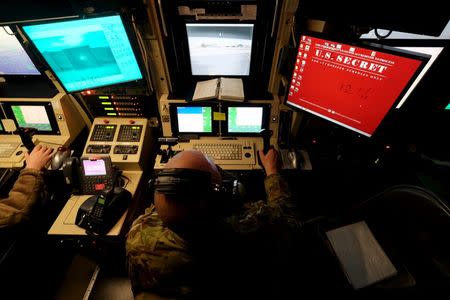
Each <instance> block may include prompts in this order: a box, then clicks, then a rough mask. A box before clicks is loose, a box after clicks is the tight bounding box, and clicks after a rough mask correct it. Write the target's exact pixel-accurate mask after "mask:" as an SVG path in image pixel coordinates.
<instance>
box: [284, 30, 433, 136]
mask: <svg viewBox="0 0 450 300" xmlns="http://www.w3.org/2000/svg"><path fill="white" fill-rule="evenodd" d="M303 35H306V36H311V37H314V38H319V39H323V40H327V41H330V42H338V43H342V44H347V45H351V46H355V47H359V48H364V49H369V50H374V51H380V52H384V53H388V54H392V55H398V56H403V57H406V58H411V59H416V60H417V59H418V60H419V61H420V62H421V63H420V65H419V67H418V68H417V70H416V71H415V72H414V74H413V75H412V76H411V77H410V78H409V80H408V82H407V83H406V85H405V86H404V87H403V90H402V91H401V93H400V94H399V95H398V97H397V98H396V99H395V100H394V101H393V102H392V105H391V106H390V108H389V110H388V111H387V113H386V114H385V115H384V116H383V118H382V120H381V121H380V123H379V124H378V125H377V127H376V128H375V130H374V131H373V132H372V133H371V134H370V133H367V132H364V133H362V132H363V131H362V130H359V129H357V128H353V127H351V126H348V125H347V124H340V123H339V122H338V121H336V120H333V121H331V120H330V118H326V117H325V116H322V115H318V114H316V113H312V112H311V111H309V110H305V109H302V108H299V107H297V106H295V105H293V104H291V103H290V102H289V101H288V95H289V87H287V88H286V93H285V96H284V101H283V103H284V104H285V105H286V106H288V107H289V108H291V109H293V110H295V111H302V112H305V113H308V114H309V115H313V116H315V117H317V118H320V119H322V120H325V121H327V122H329V123H332V124H333V125H336V126H339V127H341V128H345V129H347V130H350V131H352V132H353V133H354V134H357V135H359V136H364V137H366V138H374V136H377V135H379V129H380V128H381V127H382V125H383V123H384V121H385V120H386V119H387V118H388V117H389V116H390V115H391V114H392V113H395V109H394V108H395V107H396V106H397V104H398V103H399V102H400V100H401V99H402V98H403V96H404V94H405V93H406V92H407V91H408V90H409V88H410V87H411V85H412V83H413V82H414V80H415V79H416V78H417V76H418V75H419V74H420V72H421V71H422V69H423V68H424V67H425V65H426V63H427V62H428V60H429V59H430V57H431V56H429V55H426V54H423V53H416V52H411V51H407V50H403V49H398V48H394V47H393V46H387V45H384V44H374V43H371V42H367V41H366V40H355V39H351V40H350V39H345V38H342V37H337V38H336V37H334V36H330V35H328V34H323V33H317V32H309V31H304V32H301V33H300V34H299V35H298V39H297V45H300V40H301V37H302V36H303ZM297 53H298V47H297V51H296V52H295V55H297ZM293 73H294V72H292V74H291V76H290V77H289V83H290V82H292V77H293ZM344 125H345V126H344Z"/></svg>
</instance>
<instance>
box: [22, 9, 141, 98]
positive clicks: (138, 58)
mask: <svg viewBox="0 0 450 300" xmlns="http://www.w3.org/2000/svg"><path fill="white" fill-rule="evenodd" d="M112 16H118V17H119V18H120V20H121V21H122V25H123V27H124V29H125V33H126V35H127V38H128V41H129V42H130V46H131V50H132V51H133V54H134V58H135V59H136V63H137V66H138V68H139V72H140V73H141V77H142V78H140V79H134V80H129V81H123V82H118V83H112V84H105V85H100V86H96V87H91V88H86V89H79V90H73V91H69V90H67V88H66V87H65V86H64V84H63V83H62V81H61V80H60V79H59V76H57V75H56V72H55V71H53V68H52V67H51V66H50V64H49V63H48V62H47V60H46V59H45V57H44V56H43V55H42V53H41V52H40V51H39V49H38V48H37V47H36V45H35V44H34V42H33V40H32V39H31V38H30V37H29V36H28V34H27V33H26V31H25V30H24V28H23V27H25V26H34V25H44V24H53V23H65V22H74V21H81V20H87V19H99V18H104V17H112ZM20 30H21V32H22V33H23V35H24V36H25V38H26V39H27V40H28V42H29V43H30V45H31V47H32V49H33V52H34V53H36V55H37V56H38V57H39V59H40V60H41V61H42V62H43V63H44V64H45V66H46V67H47V69H48V70H50V71H51V72H52V74H53V75H54V78H55V79H56V81H57V82H58V83H59V85H60V86H61V88H62V89H63V90H64V91H65V92H66V93H67V94H71V93H79V92H82V91H87V90H96V89H100V88H105V87H111V86H120V85H123V84H129V83H130V82H134V83H137V82H139V81H142V80H145V73H144V72H143V68H142V57H141V55H138V53H137V50H136V49H135V47H133V44H134V45H136V44H137V42H136V38H135V36H134V35H133V34H131V33H130V29H129V28H127V26H125V22H124V19H123V17H122V15H121V14H119V13H111V12H108V13H101V14H91V15H83V16H78V17H77V18H71V19H64V20H49V21H39V22H31V23H24V24H21V26H20Z"/></svg>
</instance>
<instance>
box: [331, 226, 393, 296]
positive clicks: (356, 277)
mask: <svg viewBox="0 0 450 300" xmlns="http://www.w3.org/2000/svg"><path fill="white" fill-rule="evenodd" d="M326 235H327V237H328V240H329V242H330V244H331V246H332V248H333V251H334V253H335V254H336V256H337V258H338V260H339V262H340V264H341V267H342V269H343V271H344V273H345V275H346V276H347V279H348V280H349V282H350V283H351V285H352V286H353V288H354V289H360V288H363V287H366V286H369V285H371V284H373V283H376V282H378V281H380V280H383V279H386V278H389V277H391V276H394V275H395V274H397V270H396V268H395V267H394V265H393V264H392V262H391V261H390V259H389V257H388V256H387V255H386V253H385V252H384V251H383V249H382V248H381V246H380V244H379V243H378V242H377V240H376V239H375V237H374V236H373V234H372V231H371V230H370V229H369V227H368V226H367V224H366V222H364V221H361V222H358V223H355V224H351V225H347V226H344V227H339V228H336V229H333V230H330V231H327V232H326Z"/></svg>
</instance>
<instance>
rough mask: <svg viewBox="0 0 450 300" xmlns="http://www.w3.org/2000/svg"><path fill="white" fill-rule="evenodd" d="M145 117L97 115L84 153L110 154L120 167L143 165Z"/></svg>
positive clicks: (127, 167)
mask: <svg viewBox="0 0 450 300" xmlns="http://www.w3.org/2000/svg"><path fill="white" fill-rule="evenodd" d="M148 126H149V125H148V120H147V119H144V118H96V119H95V120H94V123H93V124H92V129H91V132H90V134H89V137H88V141H87V143H86V146H85V148H84V152H83V156H92V155H96V154H97V155H109V156H110V157H111V161H112V163H113V164H115V165H118V166H121V169H128V170H138V169H142V166H143V161H142V158H141V156H142V155H141V154H142V153H143V152H145V151H144V149H143V147H144V146H146V145H148V144H149V143H148V142H147V143H145V142H144V141H145V140H146V139H148V135H149V130H148Z"/></svg>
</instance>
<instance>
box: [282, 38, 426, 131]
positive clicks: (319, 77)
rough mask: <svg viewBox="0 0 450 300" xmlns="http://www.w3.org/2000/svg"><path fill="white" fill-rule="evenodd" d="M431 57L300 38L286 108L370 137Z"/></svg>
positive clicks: (334, 41) (358, 44) (383, 48)
mask: <svg viewBox="0 0 450 300" xmlns="http://www.w3.org/2000/svg"><path fill="white" fill-rule="evenodd" d="M428 59H429V55H425V54H420V53H415V52H408V51H404V50H399V49H395V48H392V47H387V46H379V45H369V44H365V43H362V42H358V43H357V44H355V43H343V42H340V41H337V40H334V39H333V40H331V39H326V38H322V37H315V36H312V35H302V36H301V37H300V42H299V48H298V53H297V57H296V62H295V67H294V71H293V75H292V78H291V82H290V86H289V90H288V96H287V100H286V103H287V105H289V106H291V107H294V108H298V109H302V110H305V111H307V112H310V113H312V114H314V115H317V116H319V117H321V118H324V119H326V120H329V121H331V122H333V123H336V124H339V125H341V126H343V127H345V128H348V129H351V130H353V131H355V132H357V133H360V134H362V135H364V136H368V137H370V136H372V135H373V134H374V132H375V130H376V129H377V128H378V126H379V125H380V123H381V122H382V120H383V119H384V118H385V116H386V115H387V114H388V112H389V111H390V109H391V108H392V107H393V106H394V104H395V103H396V102H398V101H399V100H400V99H401V97H402V96H403V95H404V94H405V92H406V91H407V90H408V88H409V86H410V85H411V83H412V82H413V81H414V80H415V78H416V77H417V76H418V74H419V73H420V71H421V70H422V68H423V66H424V65H425V63H426V62H427V61H428Z"/></svg>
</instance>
